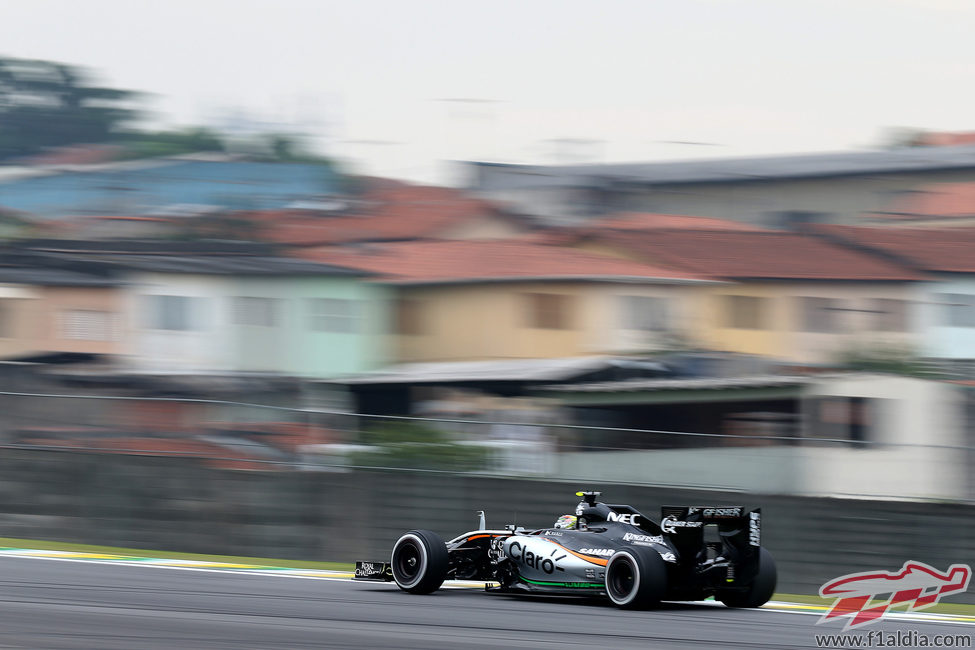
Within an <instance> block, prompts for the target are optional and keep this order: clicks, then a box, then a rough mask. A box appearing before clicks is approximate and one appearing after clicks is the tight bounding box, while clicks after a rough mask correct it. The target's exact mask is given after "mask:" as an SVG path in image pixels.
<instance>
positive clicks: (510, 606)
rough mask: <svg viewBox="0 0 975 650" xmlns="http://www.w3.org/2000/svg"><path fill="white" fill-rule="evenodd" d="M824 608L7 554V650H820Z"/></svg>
mask: <svg viewBox="0 0 975 650" xmlns="http://www.w3.org/2000/svg"><path fill="white" fill-rule="evenodd" d="M823 610H824V608H822V607H817V606H811V605H801V604H793V603H780V602H773V603H770V604H768V605H766V606H765V607H762V608H761V609H755V610H735V609H728V608H726V607H724V606H723V605H720V604H715V603H672V604H671V603H666V604H663V605H662V606H661V607H660V608H659V609H656V610H652V611H646V612H630V611H621V610H618V609H616V608H614V607H612V606H611V605H609V604H608V603H607V602H606V601H604V600H601V599H580V598H551V597H525V596H512V595H501V594H494V593H485V592H484V591H483V584H480V583H461V584H456V585H453V584H451V583H447V584H446V585H445V588H444V589H441V590H440V591H438V592H436V593H435V594H432V595H429V596H414V595H410V594H407V593H404V592H402V591H400V590H399V589H398V588H397V587H396V586H395V585H393V584H381V583H364V582H354V581H352V580H351V574H350V573H343V572H337V571H323V570H315V569H283V568H277V567H273V566H259V565H250V564H228V563H221V562H208V561H199V560H172V559H160V558H151V557H129V556H121V555H110V554H101V553H82V552H66V551H41V550H30V549H0V649H7V648H29V649H31V650H40V649H46V648H58V649H60V648H72V649H80V648H93V649H94V648H98V649H105V650H109V649H124V650H131V649H136V648H159V649H162V648H167V649H169V648H201V649H211V648H227V649H229V648H323V647H334V648H496V647H506V648H529V647H532V648H548V647H552V648H554V647H563V648H564V647H594V646H596V647H601V648H713V647H728V648H816V647H824V646H821V645H820V646H817V636H820V637H821V636H822V635H825V634H830V635H832V634H842V633H844V630H843V622H842V621H831V622H829V623H826V624H817V621H819V619H820V617H821V615H822V613H823ZM867 628H868V629H864V630H853V631H851V632H853V633H862V634H866V633H867V632H868V631H870V630H874V631H876V632H883V633H884V634H896V633H901V635H902V636H903V635H905V634H914V635H915V638H917V637H916V635H923V636H925V637H928V638H932V639H933V638H934V637H936V636H938V637H943V636H945V635H950V636H952V637H956V638H957V637H958V636H959V635H961V636H968V637H971V638H975V616H960V615H938V614H924V613H914V614H903V613H894V614H891V615H890V616H889V618H887V619H885V620H884V621H882V622H880V623H877V624H873V625H870V626H867ZM833 647H844V646H833ZM847 647H848V646H847ZM864 647H866V646H864ZM873 647H883V646H879V645H874V646H873ZM956 647H965V646H961V645H956ZM968 647H975V641H973V642H972V645H969V646H968Z"/></svg>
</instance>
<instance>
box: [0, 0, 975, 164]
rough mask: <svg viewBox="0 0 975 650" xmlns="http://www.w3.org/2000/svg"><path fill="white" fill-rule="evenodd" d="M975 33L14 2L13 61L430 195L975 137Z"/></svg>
mask: <svg viewBox="0 0 975 650" xmlns="http://www.w3.org/2000/svg"><path fill="white" fill-rule="evenodd" d="M973 33H975V1H970V0H837V1H833V0H767V1H766V0H664V1H658V0H634V1H632V2H630V1H627V2H621V1H612V0H601V1H599V2H596V1H593V0H587V1H582V0H558V1H554V2H542V1H533V0H516V1H508V0H491V1H490V2H478V3H475V2H470V1H468V0H453V1H449V2H432V1H426V0H424V1H419V0H416V1H414V0H385V1H381V0H351V1H349V0H345V1H341V2H332V1H330V0H273V1H271V0H267V1H265V0H192V1H189V0H165V1H160V2H157V1H155V0H65V1H62V0H0V54H3V55H6V56H16V57H30V58H43V59H51V60H58V61H63V62H67V63H73V64H80V65H84V66H88V67H90V68H92V69H93V70H94V71H96V72H97V73H98V76H99V79H100V80H101V81H102V82H103V83H106V84H109V85H114V86H117V87H122V88H131V89H138V90H144V91H147V92H151V93H153V94H154V99H153V101H152V102H151V104H150V106H151V108H153V109H154V110H156V111H157V112H158V114H159V116H160V119H161V120H164V121H165V122H167V123H170V124H200V123H207V124H219V125H223V126H227V125H234V126H238V127H241V128H244V127H246V126H247V125H248V124H253V123H255V122H267V123H283V124H291V125H294V126H293V128H296V129H301V130H303V131H306V132H310V133H313V134H314V135H315V136H316V142H317V143H318V145H319V147H320V148H324V149H325V150H326V152H328V153H332V154H333V155H339V156H342V157H346V158H348V157H351V158H353V159H354V160H353V164H354V165H355V168H356V169H357V170H359V171H364V172H369V173H378V174H384V175H389V176H396V177H403V178H412V179H419V180H426V181H431V180H432V181H446V180H449V178H448V176H447V174H448V173H449V171H448V166H447V165H445V164H444V163H442V162H440V161H443V160H448V159H458V158H464V159H480V160H495V161H502V162H527V163H551V162H557V161H562V162H571V161H576V160H587V161H597V160H599V161H631V160H666V159H671V158H687V157H723V156H739V155H750V154H762V153H779V152H782V153H788V152H800V151H830V150H841V149H850V148H858V147H865V146H871V145H876V144H877V143H879V142H880V141H881V139H882V138H883V135H884V133H885V130H886V129H889V128H892V127H916V128H923V129H932V130H975V82H973V81H975V80H973V76H975V75H973V73H975V44H973V43H975V42H973V39H972V34H973ZM451 99H453V100H456V99H463V100H490V101H477V102H472V101H460V102H459V101H443V100H451ZM677 143H704V144H677Z"/></svg>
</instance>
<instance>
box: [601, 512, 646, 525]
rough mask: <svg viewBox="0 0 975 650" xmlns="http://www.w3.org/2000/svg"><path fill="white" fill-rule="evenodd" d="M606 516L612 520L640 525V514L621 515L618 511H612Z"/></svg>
mask: <svg viewBox="0 0 975 650" xmlns="http://www.w3.org/2000/svg"><path fill="white" fill-rule="evenodd" d="M606 518H607V519H608V520H610V521H618V522H620V523H621V524H633V525H634V526H639V525H640V515H621V514H618V513H616V512H611V513H609V516H608V517H606Z"/></svg>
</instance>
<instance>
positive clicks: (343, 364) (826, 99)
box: [0, 0, 975, 593]
mask: <svg viewBox="0 0 975 650" xmlns="http://www.w3.org/2000/svg"><path fill="white" fill-rule="evenodd" d="M455 5H456V3H453V4H446V3H435V2H423V3H420V4H418V5H413V4H412V3H411V4H410V5H409V6H407V5H405V4H396V3H382V2H366V3H355V5H354V6H344V5H339V4H337V3H318V2H275V3H270V2H234V3H225V2H218V1H213V2H208V3H203V4H200V3H195V4H190V3H187V2H172V3H167V4H166V5H160V6H159V7H150V6H148V5H141V4H135V3H122V2H113V1H110V0H102V1H100V2H90V3H84V6H83V7H82V6H81V5H79V4H77V3H68V2H43V1H41V2H32V3H29V4H28V3H24V4H21V5H19V6H11V7H9V8H8V9H7V11H6V13H7V14H8V16H7V19H5V21H4V25H2V26H0V37H2V38H0V42H3V43H4V47H5V48H6V51H5V52H4V53H3V55H2V56H0V535H2V536H4V537H10V538H23V539H30V538H33V539H48V540H58V541H69V542H83V543H93V544H104V545H114V546H123V547H136V548H148V549H168V550H174V551H190V552H203V553H218V554H220V553H226V554H233V555H246V556H262V557H278V558H299V559H310V560H332V561H352V560H355V559H367V558H363V557H362V555H363V554H367V555H369V554H371V555H372V556H373V557H372V558H369V559H373V558H382V557H385V556H386V554H387V553H388V551H389V547H390V544H391V543H392V542H393V541H394V540H395V539H396V537H397V536H398V534H399V533H400V532H401V531H402V530H405V529H408V528H413V527H422V528H431V529H433V530H436V531H437V532H439V533H441V534H442V535H444V536H445V537H452V536H453V535H455V534H457V533H460V532H461V531H463V530H467V529H470V528H473V527H474V525H475V518H474V514H473V513H474V511H475V510H481V509H486V510H487V511H488V520H489V523H490V524H492V525H495V526H500V525H502V524H506V523H517V524H519V525H525V526H529V527H532V526H547V525H550V524H551V522H552V521H554V520H555V518H556V517H557V516H558V515H559V514H561V513H562V512H563V511H567V510H569V509H571V508H572V507H573V506H574V501H575V499H574V497H573V496H572V494H573V493H574V492H575V491H576V490H577V489H583V488H586V489H597V490H602V491H603V493H604V495H605V496H606V498H607V499H608V500H609V501H612V502H619V503H623V502H626V503H631V504H632V505H634V506H635V507H637V508H639V509H642V510H643V511H644V512H646V513H648V514H649V513H654V512H655V511H656V510H657V508H659V507H660V506H661V505H664V504H674V503H677V504H680V503H707V504H708V505H724V504H738V503H742V504H744V505H748V506H750V507H755V506H761V507H763V512H765V514H766V517H765V518H764V522H765V524H764V526H765V530H766V540H765V543H766V546H768V547H769V548H770V550H771V551H772V552H773V554H774V555H775V556H776V557H777V559H778V561H779V564H780V587H779V590H780V591H784V592H790V593H815V592H816V591H817V590H818V587H819V585H820V584H822V583H823V582H825V581H826V580H828V579H830V578H832V577H835V576H837V575H840V574H843V573H847V572H852V571H864V570H868V569H874V568H877V569H880V568H884V569H890V570H892V569H896V568H898V567H900V566H901V565H902V564H903V562H904V561H906V560H918V561H923V562H926V563H929V564H932V565H934V566H936V567H946V566H947V565H948V564H950V563H956V562H957V563H966V562H970V561H971V558H972V556H973V554H975V528H973V526H972V524H971V522H972V521H973V515H975V253H973V251H975V123H973V122H972V119H971V110H970V107H971V105H972V101H973V99H975V96H973V93H975V91H973V90H972V85H971V84H970V83H969V79H968V77H967V74H966V73H967V71H968V69H969V68H970V63H971V61H970V58H971V54H970V52H968V51H965V49H963V45H962V44H963V43H966V42H967V41H966V36H967V33H968V28H969V27H970V23H971V20H972V19H973V18H975V9H973V8H972V7H971V5H969V4H968V3H965V2H953V1H951V0H942V1H940V2H930V1H929V2H924V3H920V2H909V1H906V0H905V1H902V2H870V1H864V2H860V3H857V4H855V5H853V6H851V5H849V4H848V3H842V4H841V3H835V4H831V3H823V2H815V3H813V2H795V3H788V5H783V4H782V3H773V2H754V3H747V4H745V5H742V4H741V3H736V4H735V5H730V4H727V3H721V2H709V1H705V0H699V1H695V2H685V3H679V5H678V6H668V7H664V6H662V5H658V4H654V3H635V2H634V3H630V2H611V3H607V4H605V7H604V6H603V5H600V10H599V14H598V15H593V11H594V9H593V7H592V5H589V4H585V5H583V4H582V3H575V2H560V3H544V2H540V3H530V4H528V5H527V6H526V5H523V4H519V5H514V4H511V3H495V4H492V6H491V8H490V9H488V8H484V7H481V8H474V7H472V6H469V7H457V6H455ZM516 7H517V11H515V8H516ZM907 42H909V43H910V47H907V46H906V45H905V43H907ZM904 125H908V126H904Z"/></svg>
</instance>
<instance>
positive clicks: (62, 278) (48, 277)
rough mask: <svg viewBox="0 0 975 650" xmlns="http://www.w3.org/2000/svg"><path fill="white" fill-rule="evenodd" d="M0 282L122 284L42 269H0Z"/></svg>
mask: <svg viewBox="0 0 975 650" xmlns="http://www.w3.org/2000/svg"><path fill="white" fill-rule="evenodd" d="M0 282H2V283H6V284H25V285H31V286H48V287H115V286H119V285H121V284H122V282H121V281H120V280H118V279H116V278H109V277H104V276H98V275H93V274H88V273H79V272H76V271H70V270H65V269H53V268H42V267H39V268H30V267H6V268H4V267H0Z"/></svg>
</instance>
